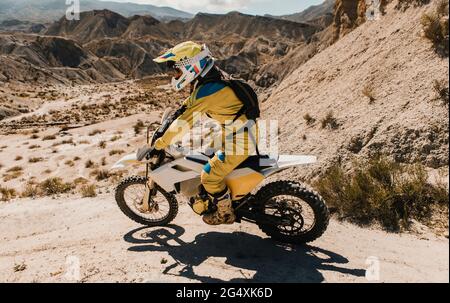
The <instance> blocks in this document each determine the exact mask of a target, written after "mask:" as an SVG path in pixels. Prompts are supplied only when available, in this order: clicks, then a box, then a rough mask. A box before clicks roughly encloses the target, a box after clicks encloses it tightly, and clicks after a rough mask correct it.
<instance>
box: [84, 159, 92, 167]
mask: <svg viewBox="0 0 450 303" xmlns="http://www.w3.org/2000/svg"><path fill="white" fill-rule="evenodd" d="M94 164H95V163H94V162H92V160H87V161H86V163H85V164H84V167H86V168H91V167H93V166H94Z"/></svg>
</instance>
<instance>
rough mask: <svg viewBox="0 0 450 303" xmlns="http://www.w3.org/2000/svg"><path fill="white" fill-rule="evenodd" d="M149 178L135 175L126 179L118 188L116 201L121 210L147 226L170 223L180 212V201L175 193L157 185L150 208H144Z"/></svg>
mask: <svg viewBox="0 0 450 303" xmlns="http://www.w3.org/2000/svg"><path fill="white" fill-rule="evenodd" d="M146 186H147V178H145V177H140V176H133V177H129V178H126V179H124V180H123V181H122V182H120V184H119V185H118V186H117V188H116V202H117V205H118V206H119V208H120V210H121V211H122V212H123V213H124V214H125V215H126V216H127V217H128V218H130V219H131V220H133V221H135V222H137V223H139V224H143V225H147V226H164V225H167V224H169V223H170V222H171V221H172V220H173V219H174V218H175V217H176V215H177V213H178V202H177V200H176V198H175V196H174V195H173V194H170V193H167V192H165V191H164V190H163V189H162V188H160V187H159V186H157V185H155V186H156V187H155V191H154V195H152V197H151V198H150V201H149V208H148V209H147V210H144V208H143V200H144V196H145V191H146Z"/></svg>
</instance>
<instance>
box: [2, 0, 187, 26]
mask: <svg viewBox="0 0 450 303" xmlns="http://www.w3.org/2000/svg"><path fill="white" fill-rule="evenodd" d="M65 3H66V2H65V1H64V0H39V1H36V0H1V1H0V21H3V20H9V19H18V20H26V21H32V22H41V23H46V22H51V21H55V20H58V19H59V18H61V16H63V15H65V12H66V10H67V7H68V6H67V5H66V4H65ZM80 9H81V11H82V12H84V11H92V10H102V9H108V10H111V11H114V12H116V13H118V14H121V15H123V16H125V17H130V16H133V15H149V16H152V17H154V18H156V19H160V20H165V21H167V20H173V19H181V20H187V19H190V18H192V17H193V15H192V14H190V13H187V12H184V11H180V10H177V9H174V8H171V7H159V6H155V5H150V4H137V3H129V2H128V3H124V2H113V1H99V0H81V4H80Z"/></svg>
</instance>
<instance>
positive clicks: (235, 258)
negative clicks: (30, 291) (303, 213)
mask: <svg viewBox="0 0 450 303" xmlns="http://www.w3.org/2000/svg"><path fill="white" fill-rule="evenodd" d="M0 239H1V242H0V282H67V281H69V282H75V281H81V282H99V281H101V282H103V281H106V282H114V281H120V282H151V281H170V282H216V281H231V282H246V281H248V282H252V281H253V282H368V279H367V278H366V269H368V268H369V269H370V271H369V274H368V277H369V280H378V281H379V282H447V283H448V281H449V242H448V239H446V238H439V239H438V238H434V237H431V238H430V237H429V238H428V239H420V238H418V237H417V236H414V235H397V234H388V233H385V232H383V231H379V230H370V229H361V228H359V227H356V226H353V225H351V224H346V223H344V224H343V223H340V222H337V221H332V222H331V224H330V226H329V229H328V231H327V232H326V234H325V235H324V236H323V237H322V238H321V239H319V240H317V241H316V242H314V243H311V245H309V246H305V247H289V246H284V245H281V244H277V243H275V242H273V241H272V240H270V239H267V238H266V237H265V236H264V235H263V234H262V233H261V232H260V231H259V230H258V229H257V228H256V227H255V226H253V225H250V224H242V225H233V226H226V227H223V226H221V227H209V226H205V225H204V224H203V223H202V222H201V220H200V219H199V218H198V217H196V216H195V215H194V214H193V213H192V212H191V210H190V209H189V207H188V206H187V205H186V204H183V205H181V206H180V214H179V216H178V217H177V218H176V220H175V221H174V222H173V225H171V226H170V227H166V228H145V227H144V228H143V227H141V226H139V225H137V224H135V223H133V222H131V221H130V220H128V218H126V217H125V216H124V215H122V214H121V213H120V211H119V209H118V208H117V207H116V205H115V202H114V200H113V196H112V194H111V193H107V194H103V195H102V196H99V197H97V198H85V199H81V198H74V197H60V198H58V199H52V198H43V199H38V200H19V201H14V202H11V203H3V204H1V205H0ZM378 269H379V270H378Z"/></svg>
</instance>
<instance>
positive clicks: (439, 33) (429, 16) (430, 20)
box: [421, 0, 449, 56]
mask: <svg viewBox="0 0 450 303" xmlns="http://www.w3.org/2000/svg"><path fill="white" fill-rule="evenodd" d="M421 24H422V27H423V34H424V36H425V38H427V39H428V40H430V41H431V42H432V43H433V46H434V48H435V50H436V52H437V53H439V54H442V55H444V56H448V54H449V53H448V51H449V46H448V43H449V30H448V0H439V1H438V3H437V6H436V8H435V9H434V11H432V12H429V13H425V14H423V16H422V19H421Z"/></svg>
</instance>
